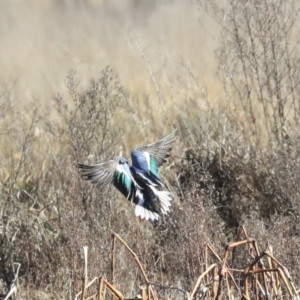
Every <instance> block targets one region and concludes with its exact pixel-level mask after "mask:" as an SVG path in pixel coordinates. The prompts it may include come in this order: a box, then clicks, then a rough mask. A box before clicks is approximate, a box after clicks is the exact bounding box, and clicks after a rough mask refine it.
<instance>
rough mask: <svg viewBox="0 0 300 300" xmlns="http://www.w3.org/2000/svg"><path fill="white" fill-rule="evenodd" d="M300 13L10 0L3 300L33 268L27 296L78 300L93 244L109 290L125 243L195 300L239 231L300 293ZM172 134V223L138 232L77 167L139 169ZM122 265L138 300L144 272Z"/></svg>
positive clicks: (122, 280)
mask: <svg viewBox="0 0 300 300" xmlns="http://www.w3.org/2000/svg"><path fill="white" fill-rule="evenodd" d="M298 15H299V4H298V3H297V1H292V0H288V1H283V0H278V1H271V0H265V1H257V0H249V1H239V0H230V1H223V2H221V1H220V3H219V2H218V1H200V0H199V1H179V0H178V1H147V0H139V1H137V0H128V1H116V0H111V1H108V0H107V1H106V0H102V1H101V0H86V1H82V0H77V1H75V0H74V1H71V0H61V1H59V0H47V1H37V0H28V1H26V2H25V1H20V0H2V1H1V2H0V45H1V51H0V70H1V72H0V180H1V186H0V283H1V284H0V288H1V290H0V293H1V292H2V293H3V294H5V293H6V292H7V288H8V287H9V285H10V284H11V282H12V281H13V279H14V276H15V275H14V272H15V270H14V263H20V264H21V268H20V272H19V282H20V283H19V284H20V293H21V297H22V298H24V299H34V298H39V299H72V298H73V297H74V294H75V292H76V291H77V290H78V288H79V286H80V280H81V267H82V251H81V249H82V246H86V245H87V246H88V247H89V260H90V262H91V263H90V264H91V266H90V270H89V272H90V273H91V276H93V275H94V276H96V275H97V276H98V275H100V274H101V275H103V276H105V277H107V278H109V277H110V251H111V240H110V238H111V234H112V232H116V233H117V234H119V235H120V236H122V237H123V238H124V239H125V240H126V241H127V242H128V244H130V246H131V247H132V249H133V250H134V251H135V252H136V254H137V255H138V257H139V258H140V259H141V260H142V261H143V263H144V265H145V266H146V268H147V270H148V272H149V273H148V274H149V277H150V280H151V281H152V282H159V283H164V284H169V285H176V286H178V287H181V288H184V289H186V290H191V288H192V287H193V285H194V284H195V281H196V280H197V278H198V276H199V275H200V274H201V272H203V270H204V268H205V266H204V263H203V262H204V252H203V251H204V250H203V246H204V244H205V243H207V242H210V243H211V244H213V245H214V246H215V248H216V249H218V250H220V251H221V252H222V251H223V250H222V249H223V248H224V245H226V244H227V243H228V242H230V241H232V240H234V238H235V233H236V230H237V228H238V227H239V226H240V225H245V226H246V228H247V231H248V233H249V234H250V235H251V236H253V237H255V238H256V239H257V240H259V241H260V242H261V243H262V244H263V245H266V243H267V242H269V243H271V244H272V245H273V246H274V249H275V253H276V255H277V256H278V257H279V258H280V260H281V261H282V262H283V263H284V264H285V266H287V267H288V268H289V270H290V273H291V275H292V277H293V278H295V279H297V275H296V274H299V271H300V263H299V251H300V246H299V245H300V237H299V212H300V205H299V193H300V187H299V182H300V171H299V164H300V153H299V149H300V147H299V146H300V139H299V109H300V106H299V100H298V95H299V94H300V93H299V92H300V91H299V89H300V86H299V82H300V73H299V70H300V65H299V62H300V61H299V59H300V57H299V41H300V40H299V39H300V35H299V28H300V27H299V18H298ZM173 126H176V127H177V128H178V129H179V137H178V140H177V142H176V143H175V145H174V149H173V152H172V156H171V157H170V160H169V162H168V164H167V165H166V167H164V168H163V169H162V171H161V174H162V177H163V180H164V182H165V183H166V186H167V187H168V188H169V189H170V191H171V192H172V194H173V198H174V200H173V203H172V209H171V213H170V215H169V216H168V217H165V218H163V219H161V220H160V221H158V222H144V223H139V222H138V221H137V219H136V218H135V216H134V209H133V207H132V206H131V204H130V203H129V202H128V201H124V199H123V198H122V196H121V195H120V194H119V193H118V192H115V190H114V189H111V188H108V187H104V188H103V187H99V186H92V185H90V184H89V183H86V182H83V181H82V180H81V179H80V178H79V175H78V172H77V170H76V168H75V165H76V163H77V162H82V163H94V162H97V161H105V160H108V159H111V158H112V157H114V156H115V155H117V154H118V153H119V152H120V150H122V151H123V153H124V155H126V156H127V157H130V151H131V150H132V149H134V148H135V147H137V146H139V145H142V144H147V143H152V142H154V141H155V140H157V139H159V138H161V137H163V136H165V135H166V134H168V133H169V132H171V130H172V128H173ZM117 260H118V266H119V267H118V269H117V270H116V274H115V282H116V286H117V288H118V289H120V290H122V291H124V294H126V295H129V296H134V295H136V293H137V291H138V290H139V285H140V284H141V278H140V275H139V274H138V272H137V271H136V268H135V264H134V262H133V261H132V259H131V258H130V256H129V255H128V254H127V253H126V251H125V250H122V249H120V251H119V252H118V254H117ZM238 263H240V265H241V266H240V267H241V268H242V266H243V261H242V260H241V261H239V262H238ZM296 282H297V281H296ZM298 284H299V282H298ZM172 293H173V292H170V291H166V290H164V289H162V290H160V291H159V296H160V297H161V299H168V298H172V299H176V297H177V296H175V294H172ZM174 293H175V292H174Z"/></svg>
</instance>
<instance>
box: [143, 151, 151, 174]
mask: <svg viewBox="0 0 300 300" xmlns="http://www.w3.org/2000/svg"><path fill="white" fill-rule="evenodd" d="M143 153H144V155H145V157H146V161H147V165H148V170H150V154H149V153H148V152H143Z"/></svg>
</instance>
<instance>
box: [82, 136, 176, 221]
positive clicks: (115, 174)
mask: <svg viewBox="0 0 300 300" xmlns="http://www.w3.org/2000/svg"><path fill="white" fill-rule="evenodd" d="M175 136H176V130H174V131H173V132H172V133H171V134H169V135H168V136H166V137H165V138H163V139H162V140H160V141H157V142H155V143H153V144H149V145H144V146H141V147H139V148H137V149H135V150H133V151H132V152H131V161H132V165H129V163H128V160H127V159H126V158H124V157H122V156H117V157H115V158H114V159H112V160H110V161H108V162H104V163H99V164H95V165H84V164H77V167H78V168H79V169H80V171H81V174H82V177H83V178H84V179H85V180H90V181H91V182H93V183H99V184H102V185H105V184H113V185H114V186H115V187H116V188H117V189H118V190H119V191H120V192H121V193H122V194H123V195H124V196H125V198H126V199H128V200H129V201H131V202H133V203H135V205H136V206H135V215H136V216H137V217H138V218H139V219H142V220H143V219H146V220H158V219H159V217H160V216H162V215H166V214H168V212H169V210H170V206H171V200H172V199H171V193H170V192H169V191H166V190H164V185H163V183H162V182H161V180H160V177H159V172H158V170H159V168H160V167H161V166H162V165H163V164H164V163H165V162H166V159H167V158H168V157H169V152H170V151H171V149H172V148H171V145H172V143H173V142H174V141H175Z"/></svg>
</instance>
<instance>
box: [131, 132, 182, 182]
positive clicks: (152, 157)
mask: <svg viewBox="0 0 300 300" xmlns="http://www.w3.org/2000/svg"><path fill="white" fill-rule="evenodd" d="M176 132H177V130H174V131H173V132H172V133H171V134H169V135H168V136H166V137H165V138H163V139H162V140H160V141H158V142H155V143H153V144H149V145H145V146H141V147H139V148H137V149H135V150H133V151H132V152H131V159H132V165H133V166H134V167H136V168H138V169H140V170H143V171H145V172H147V173H148V172H150V173H151V175H154V176H156V177H157V178H158V179H159V175H158V169H159V167H160V166H162V165H163V164H164V163H165V162H166V159H167V158H168V157H169V152H170V151H171V149H172V147H171V145H172V144H173V143H174V141H175V136H176Z"/></svg>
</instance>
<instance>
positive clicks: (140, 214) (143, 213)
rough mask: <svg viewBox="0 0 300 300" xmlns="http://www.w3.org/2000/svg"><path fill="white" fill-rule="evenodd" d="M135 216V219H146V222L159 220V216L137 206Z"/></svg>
mask: <svg viewBox="0 0 300 300" xmlns="http://www.w3.org/2000/svg"><path fill="white" fill-rule="evenodd" d="M135 215H136V216H137V217H140V218H141V219H146V220H147V221H148V220H158V218H159V215H158V214H157V213H155V212H152V211H150V210H148V209H146V208H145V207H143V206H140V205H138V204H137V205H136V206H135Z"/></svg>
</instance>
